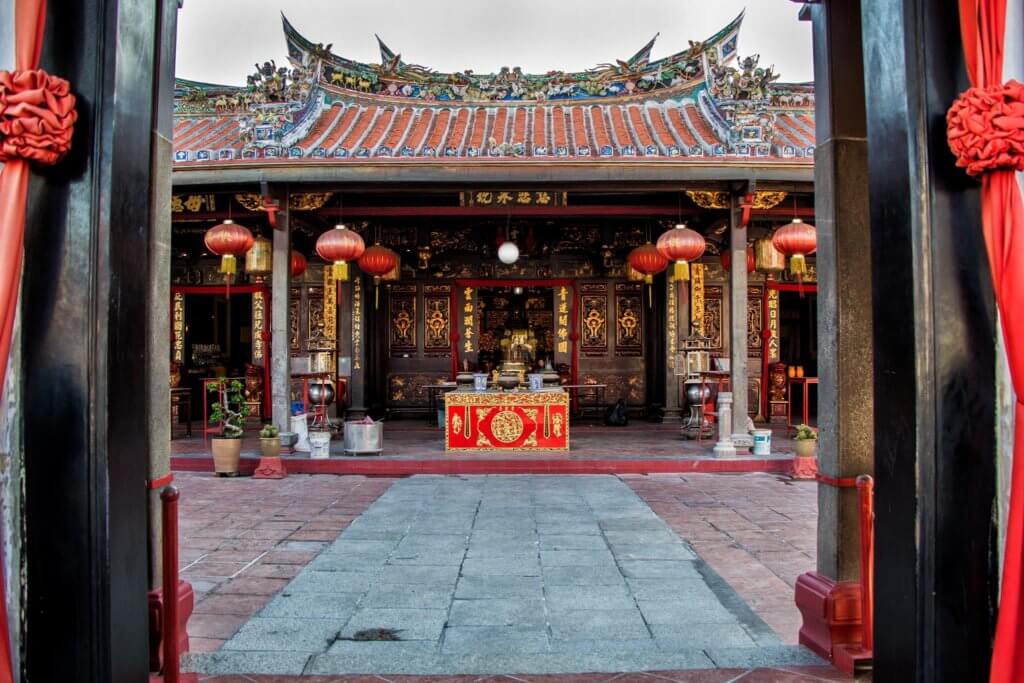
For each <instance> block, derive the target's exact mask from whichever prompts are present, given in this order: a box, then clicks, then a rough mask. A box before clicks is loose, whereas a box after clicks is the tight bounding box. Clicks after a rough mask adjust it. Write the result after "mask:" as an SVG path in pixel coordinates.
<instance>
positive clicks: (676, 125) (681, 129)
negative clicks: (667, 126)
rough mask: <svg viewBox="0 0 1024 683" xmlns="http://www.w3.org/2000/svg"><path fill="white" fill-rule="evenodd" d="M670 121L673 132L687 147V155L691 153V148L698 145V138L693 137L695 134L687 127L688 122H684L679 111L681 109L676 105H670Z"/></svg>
mask: <svg viewBox="0 0 1024 683" xmlns="http://www.w3.org/2000/svg"><path fill="white" fill-rule="evenodd" d="M668 120H669V123H671V124H672V130H674V131H675V133H676V135H678V136H679V139H680V140H682V142H683V144H684V145H686V147H687V150H686V152H687V154H689V152H690V149H689V148H690V147H693V146H694V145H696V144H697V138H695V137H693V133H691V132H690V127H689V126H687V125H686V121H684V120H683V115H682V114H681V113H680V111H679V107H677V106H675V104H673V103H670V105H669V107H668Z"/></svg>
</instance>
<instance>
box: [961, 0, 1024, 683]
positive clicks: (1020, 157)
mask: <svg viewBox="0 0 1024 683" xmlns="http://www.w3.org/2000/svg"><path fill="white" fill-rule="evenodd" d="M960 28H961V32H962V35H963V42H964V55H965V57H966V62H967V71H968V75H969V77H970V79H971V85H972V86H973V87H972V88H971V89H970V90H968V91H967V92H966V93H964V94H963V95H962V96H961V97H960V99H959V100H958V101H957V103H956V104H954V106H953V108H952V109H951V110H950V115H949V141H950V147H951V148H952V149H953V151H954V152H956V153H957V155H958V157H959V161H958V165H959V166H963V167H966V168H967V171H968V173H971V174H972V175H980V176H981V183H982V186H981V222H982V230H983V232H984V237H985V248H986V250H987V252H988V260H989V267H990V269H991V271H992V281H993V285H994V289H995V295H996V303H997V305H998V307H999V313H1000V318H1001V320H1002V327H1003V337H1004V339H1005V341H1006V351H1007V356H1008V359H1009V365H1010V374H1011V377H1012V381H1013V386H1014V390H1015V391H1016V394H1017V404H1016V407H1015V418H1016V427H1015V433H1014V450H1013V473H1012V478H1011V484H1010V511H1009V516H1008V519H1007V533H1006V551H1005V554H1004V558H1005V560H1004V566H1003V578H1002V590H1001V597H1000V602H999V621H998V625H997V627H996V640H995V649H994V652H993V654H992V671H991V676H990V681H992V682H993V683H996V682H998V683H1019V682H1020V681H1024V604H1022V602H1021V582H1022V580H1024V564H1022V562H1021V560H1022V554H1024V405H1022V404H1021V399H1022V398H1024V311H1022V310H1021V308H1020V305H1019V302H1020V301H1021V297H1022V296H1024V241H1022V240H1024V234H1022V233H1021V231H1022V230H1024V203H1022V201H1021V194H1020V187H1019V186H1018V184H1017V178H1016V172H1017V171H1018V170H1022V169H1024V144H1022V143H1024V101H1022V100H1021V95H1022V94H1024V86H1021V85H1020V84H1019V83H1013V82H1011V83H1008V84H1005V85H1004V84H1003V44H1004V33H1005V29H1006V0H960ZM1015 302H1016V303H1017V305H1016V306H1014V305H1013V304H1014V303H1015Z"/></svg>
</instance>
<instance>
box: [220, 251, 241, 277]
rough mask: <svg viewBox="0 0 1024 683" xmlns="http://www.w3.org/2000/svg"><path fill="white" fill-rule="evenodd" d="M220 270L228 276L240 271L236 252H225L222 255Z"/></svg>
mask: <svg viewBox="0 0 1024 683" xmlns="http://www.w3.org/2000/svg"><path fill="white" fill-rule="evenodd" d="M220 272H222V273H224V274H225V275H227V276H228V277H230V276H232V275H234V274H235V273H237V272H238V259H237V258H235V255H234V254H224V255H223V256H221V257H220Z"/></svg>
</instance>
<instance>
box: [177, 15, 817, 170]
mask: <svg viewBox="0 0 1024 683" xmlns="http://www.w3.org/2000/svg"><path fill="white" fill-rule="evenodd" d="M742 19H743V17H742V15H740V16H739V17H737V18H736V19H735V20H733V21H732V22H730V23H729V24H727V25H726V26H725V27H724V28H722V29H721V30H720V31H718V32H717V33H715V35H713V36H712V37H710V38H708V39H707V40H704V41H700V42H696V43H694V42H692V41H691V43H690V47H689V48H688V49H686V50H684V51H681V52H676V53H674V54H672V55H670V56H668V57H664V58H661V59H657V60H653V61H652V60H651V58H650V57H651V51H652V49H653V47H654V44H655V40H656V38H657V35H655V37H654V38H652V39H651V40H650V41H649V42H648V43H647V44H646V45H644V46H643V47H642V48H641V49H640V50H638V51H637V52H636V53H635V54H634V55H633V56H632V57H630V58H629V59H626V60H615V62H612V63H608V64H602V65H599V66H597V67H594V68H593V69H590V70H587V71H583V72H574V73H567V72H562V71H551V72H548V73H546V74H543V75H534V74H523V73H522V72H521V71H520V70H519V69H518V68H513V69H509V68H507V67H506V68H502V69H501V70H500V71H499V73H497V74H484V75H479V74H474V73H473V72H471V71H464V72H458V73H438V72H435V71H433V70H431V69H428V68H426V67H422V66H418V65H415V64H409V63H406V62H405V61H403V59H402V55H401V54H400V53H396V52H394V51H393V50H392V49H390V48H389V47H388V46H387V45H386V44H385V43H384V42H383V40H381V38H380V37H378V38H377V40H378V43H379V46H380V52H381V63H380V64H366V63H362V62H356V61H353V60H348V59H345V58H342V57H339V56H337V55H335V54H334V53H333V52H332V46H331V45H327V46H324V45H323V44H320V43H314V42H312V41H310V40H308V39H306V38H305V37H303V36H302V35H301V34H299V33H298V31H296V30H295V28H294V27H293V26H292V25H291V24H290V23H289V22H288V20H287V19H285V18H284V17H282V21H283V26H284V34H285V40H286V43H287V47H288V55H289V60H290V62H291V67H290V68H289V67H278V66H277V65H276V64H275V63H274V62H265V63H264V64H263V65H262V66H260V67H258V69H259V70H258V71H257V72H256V73H255V74H253V75H251V76H249V77H248V83H247V85H246V86H224V85H216V84H210V83H200V82H196V81H188V80H184V79H178V80H177V81H176V84H175V86H176V87H175V127H174V148H175V152H174V154H175V158H174V160H175V167H176V168H186V167H188V168H193V167H195V166H206V165H221V164H229V165H232V166H234V165H247V166H251V165H273V164H276V163H280V162H296V161H304V162H308V163H326V164H331V163H353V162H359V161H360V160H367V159H374V160H386V159H395V160H405V161H416V160H437V159H441V160H445V161H447V160H451V161H458V160H464V159H472V160H476V161H491V162H495V163H500V162H516V161H518V160H522V159H534V160H550V161H558V160H565V159H575V160H585V159H604V160H613V161H622V162H632V161H636V160H645V161H661V160H679V159H687V160H692V161H702V162H711V163H713V162H714V161H715V160H724V159H731V160H736V159H737V158H753V159H755V160H757V161H758V162H769V163H770V162H782V163H809V162H810V161H811V160H812V157H813V153H814V139H815V134H814V91H813V87H812V86H810V85H808V84H785V83H778V82H776V81H777V79H778V75H777V74H775V73H774V70H773V68H771V67H767V68H764V67H760V66H759V65H758V62H759V58H758V56H757V55H754V56H750V57H746V58H744V59H740V58H739V57H738V56H737V41H738V33H739V29H740V26H741V24H742Z"/></svg>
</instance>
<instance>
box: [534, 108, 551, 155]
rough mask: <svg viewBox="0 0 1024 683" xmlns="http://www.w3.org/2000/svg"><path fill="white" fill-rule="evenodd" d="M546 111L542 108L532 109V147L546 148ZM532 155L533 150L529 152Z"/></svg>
mask: <svg viewBox="0 0 1024 683" xmlns="http://www.w3.org/2000/svg"><path fill="white" fill-rule="evenodd" d="M545 117H546V110H545V109H544V107H534V108H533V146H534V147H547V146H548V138H547V134H548V132H547V125H546V121H545ZM530 153H531V154H532V153H533V150H532V149H531V150H530Z"/></svg>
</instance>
